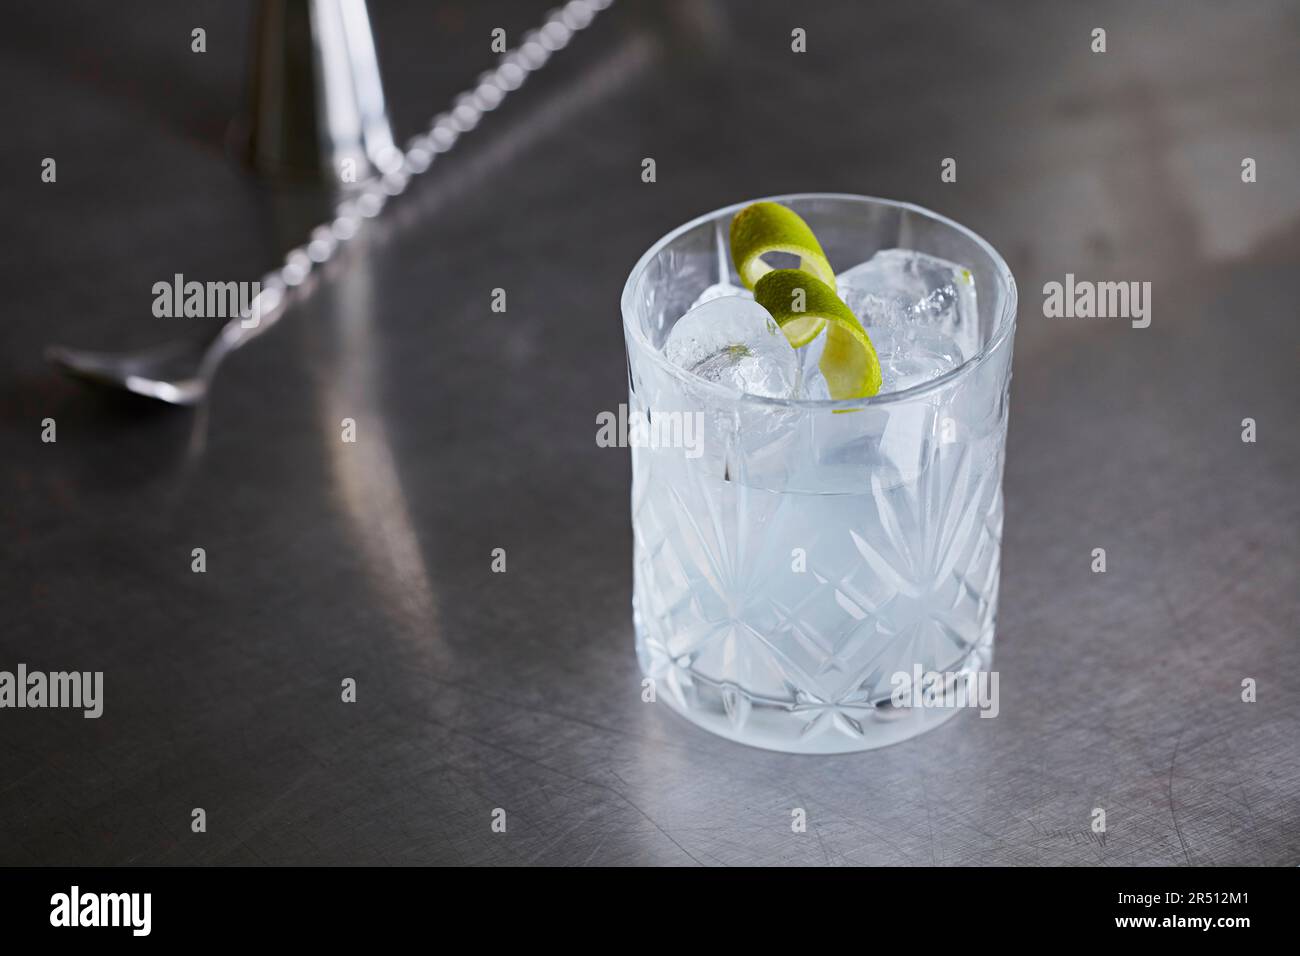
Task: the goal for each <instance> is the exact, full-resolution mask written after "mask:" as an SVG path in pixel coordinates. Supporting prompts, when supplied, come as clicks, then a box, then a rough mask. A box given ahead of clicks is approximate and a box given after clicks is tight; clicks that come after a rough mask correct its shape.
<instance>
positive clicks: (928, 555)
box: [633, 444, 1002, 737]
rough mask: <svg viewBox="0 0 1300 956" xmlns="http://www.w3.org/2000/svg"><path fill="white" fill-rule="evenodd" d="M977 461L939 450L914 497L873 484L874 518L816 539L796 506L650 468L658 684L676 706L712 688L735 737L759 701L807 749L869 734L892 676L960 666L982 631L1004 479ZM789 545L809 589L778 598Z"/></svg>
mask: <svg viewBox="0 0 1300 956" xmlns="http://www.w3.org/2000/svg"><path fill="white" fill-rule="evenodd" d="M975 447H979V446H969V445H966V444H953V445H934V446H932V447H931V451H930V455H929V465H928V467H926V468H924V469H923V470H922V471H921V473H920V474H919V476H918V477H917V479H916V481H915V482H913V483H903V484H898V485H896V486H894V487H889V486H887V485H886V484H885V483H884V482H883V481H882V480H881V478H880V477H879V476H878V475H875V474H873V477H872V479H871V483H870V495H869V502H870V507H871V509H872V510H871V512H870V513H869V514H863V515H859V516H858V520H854V519H853V518H852V516H850V520H849V521H848V522H847V523H844V522H843V521H841V522H840V523H838V524H827V525H825V526H823V525H817V526H816V527H818V528H819V529H820V533H819V534H817V535H816V536H814V537H813V538H812V539H810V538H809V535H810V534H811V532H810V530H809V529H810V527H811V525H810V524H809V521H808V517H807V514H806V513H805V512H803V511H801V510H799V509H803V508H806V507H807V502H806V501H802V502H801V501H799V500H798V499H799V497H800V496H791V495H778V494H772V493H766V492H761V491H754V490H751V489H747V488H745V487H742V486H740V485H739V484H737V483H734V482H718V481H716V480H712V479H708V478H705V477H704V476H705V471H704V469H703V468H698V467H694V468H692V467H685V468H680V467H678V466H674V467H673V470H674V474H673V475H672V476H671V477H670V476H668V475H660V474H652V473H651V472H652V471H653V470H654V469H655V468H656V464H652V460H653V456H646V457H645V460H644V461H643V462H642V461H639V462H638V479H639V480H638V481H637V482H636V487H635V495H634V502H633V510H634V521H633V526H634V528H635V529H636V537H637V541H636V552H637V559H636V576H637V587H636V595H637V600H638V602H640V603H639V604H638V608H637V611H638V615H639V617H640V619H641V621H642V625H643V627H644V629H645V635H646V645H647V647H646V651H647V652H648V656H649V658H650V663H651V667H652V674H651V676H653V677H656V679H662V680H664V682H665V683H666V686H667V688H668V692H669V693H670V694H672V695H673V696H674V697H675V698H676V700H677V701H678V703H680V704H681V705H682V706H683V707H684V708H686V707H691V706H692V702H691V698H692V696H693V695H696V694H698V693H700V692H701V691H703V690H705V689H707V690H708V691H709V693H711V694H715V695H717V696H718V697H719V698H720V699H721V701H722V704H723V706H724V707H725V710H726V712H727V714H728V717H729V719H730V721H731V724H732V726H733V728H734V729H735V730H736V731H737V732H739V731H740V730H741V729H743V727H744V724H745V721H746V719H747V717H748V715H749V706H748V705H749V702H750V700H751V699H753V700H756V701H762V702H763V703H765V704H768V703H770V704H771V705H772V706H776V707H783V708H785V709H787V710H789V711H790V712H791V713H792V714H793V715H795V716H797V717H799V718H801V719H803V720H804V721H805V726H804V727H803V729H802V735H803V736H804V737H809V736H813V735H816V734H820V733H823V732H826V731H828V730H831V729H832V728H834V729H835V730H838V731H839V732H841V733H845V734H848V735H850V736H862V735H863V729H862V726H861V723H860V721H861V720H862V719H863V718H864V717H865V716H866V715H868V714H870V713H871V711H872V709H873V708H874V707H875V704H876V702H877V701H879V700H881V699H882V698H887V697H888V696H889V693H890V691H891V689H892V686H891V684H890V678H891V676H892V675H893V674H894V673H896V672H898V671H905V672H908V673H910V672H911V670H912V667H913V665H914V664H918V663H919V664H920V665H921V666H922V668H923V669H926V670H930V669H934V670H947V669H952V668H954V667H958V666H960V664H961V662H962V661H963V660H964V659H965V658H966V656H967V655H968V654H969V652H970V651H971V650H972V649H974V648H976V647H977V645H979V644H980V643H981V642H982V641H984V640H986V639H987V637H988V635H989V634H990V633H991V628H992V623H993V618H994V615H995V613H996V600H997V583H998V571H999V567H998V555H999V539H1000V536H1001V528H1002V496H1001V489H1000V483H1001V471H1002V468H1001V460H1000V456H999V459H998V460H997V461H988V462H984V463H978V462H976V461H975V451H974V450H973V448H975ZM642 471H644V472H645V474H641V472H642ZM796 522H797V523H798V524H797V526H796ZM828 528H831V529H834V530H830V531H828V530H827V529H828ZM796 546H798V547H802V548H804V549H805V551H806V553H807V562H808V566H807V570H806V572H805V573H804V574H803V575H802V576H801V580H806V586H802V587H797V588H791V587H783V588H782V589H781V592H782V595H781V596H782V597H783V598H785V600H778V599H777V598H776V597H775V596H774V594H773V591H774V589H773V588H772V581H773V579H774V578H773V576H774V575H782V578H781V580H782V582H783V584H788V583H789V582H790V578H789V577H788V576H789V575H790V574H792V573H793V572H792V571H791V567H790V554H791V548H792V547H796ZM791 595H793V598H791Z"/></svg>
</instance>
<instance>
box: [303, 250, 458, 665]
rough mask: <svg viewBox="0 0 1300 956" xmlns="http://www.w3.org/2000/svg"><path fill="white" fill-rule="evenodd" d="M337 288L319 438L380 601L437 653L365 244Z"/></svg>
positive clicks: (440, 648) (430, 594)
mask: <svg viewBox="0 0 1300 956" xmlns="http://www.w3.org/2000/svg"><path fill="white" fill-rule="evenodd" d="M357 253H358V254H357V255H356V259H355V261H354V263H353V265H352V268H351V269H350V270H349V271H348V272H347V274H346V275H345V276H343V277H342V278H341V279H340V280H339V282H338V284H337V285H336V286H335V288H336V289H337V292H338V315H339V318H340V321H339V322H338V323H337V328H338V330H339V334H340V339H339V351H340V356H339V360H338V362H337V363H336V364H335V365H334V366H333V367H332V368H331V377H330V379H329V380H328V381H326V382H322V383H321V387H320V388H319V389H318V390H317V397H318V402H319V405H320V407H321V428H322V440H323V441H324V444H325V448H326V449H327V451H328V454H329V459H330V466H331V471H332V474H333V478H334V481H335V484H336V485H337V487H338V489H339V493H340V496H341V498H342V501H343V506H344V509H345V511H346V513H347V516H348V519H349V520H350V521H351V523H352V529H353V535H354V537H355V539H356V540H357V542H358V544H359V545H360V550H361V553H362V556H363V557H364V558H365V565H366V571H367V573H368V574H369V576H370V579H371V584H372V586H373V587H374V589H375V591H376V593H377V594H378V597H379V600H380V603H381V606H382V607H383V609H384V612H385V613H386V614H387V616H388V617H389V619H390V620H391V621H392V623H393V625H394V626H395V627H396V629H397V631H398V633H399V634H403V635H405V636H408V637H417V638H421V639H429V638H432V639H433V640H434V642H435V644H434V645H433V649H434V650H436V651H437V652H439V653H440V654H441V653H443V652H445V651H446V648H447V645H446V643H445V642H443V641H441V640H440V633H439V628H438V622H437V601H436V599H435V596H434V591H433V585H432V582H431V581H430V578H429V572H428V568H427V567H426V566H425V562H424V556H423V555H422V554H421V553H420V542H419V538H418V537H417V535H416V533H415V527H414V523H413V521H412V520H411V515H410V509H409V507H408V505H407V500H406V494H405V492H404V491H403V489H402V482H401V476H400V475H399V473H398V465H397V461H396V459H395V458H394V456H393V450H392V447H391V445H390V443H389V439H388V433H387V430H386V428H385V423H384V412H383V410H382V408H380V407H379V405H378V403H377V402H376V397H375V392H376V389H375V386H376V383H377V379H378V376H377V374H376V370H375V365H374V361H375V345H374V342H373V341H372V337H371V330H372V323H373V321H374V318H375V304H374V277H373V270H372V265H371V262H370V260H369V259H368V257H367V256H366V255H365V250H364V249H360V250H357ZM344 419H352V420H353V421H355V422H356V441H355V443H351V442H345V441H343V440H342V431H341V430H342V422H343V420H344Z"/></svg>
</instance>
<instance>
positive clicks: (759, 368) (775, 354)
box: [664, 295, 799, 398]
mask: <svg viewBox="0 0 1300 956" xmlns="http://www.w3.org/2000/svg"><path fill="white" fill-rule="evenodd" d="M664 355H665V356H666V357H667V359H668V361H670V362H672V363H673V364H674V365H678V366H680V367H681V368H684V369H686V370H687V371H689V372H694V373H695V374H696V375H698V376H700V377H701V378H704V379H707V380H708V381H710V382H716V383H718V384H719V385H725V386H726V387H728V388H733V389H735V390H736V391H738V392H748V393H749V394H751V395H764V396H767V397H768V398H789V397H791V396H793V395H794V393H795V388H796V387H797V385H798V381H799V359H798V358H797V357H796V355H795V351H794V349H793V348H791V347H790V342H789V340H788V339H786V337H785V334H784V333H783V332H782V331H781V329H780V328H779V327H778V326H777V324H776V322H775V321H773V319H772V316H771V314H769V313H768V311H767V309H765V308H763V307H762V306H761V305H759V304H758V303H757V302H755V301H754V300H753V299H747V298H744V297H742V296H738V295H736V296H721V297H719V298H714V299H710V300H709V301H707V302H705V303H704V304H703V305H699V306H696V307H695V308H694V309H691V311H689V312H687V313H686V314H685V315H684V316H682V317H681V318H680V319H678V320H677V324H676V325H674V326H673V328H672V331H671V332H669V333H668V340H667V341H666V342H665V343H664Z"/></svg>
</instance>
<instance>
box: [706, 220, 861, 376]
mask: <svg viewBox="0 0 1300 956" xmlns="http://www.w3.org/2000/svg"><path fill="white" fill-rule="evenodd" d="M772 252H782V253H787V254H791V255H797V256H798V257H799V268H798V269H775V268H773V267H772V265H770V264H769V263H767V262H765V261H764V260H763V256H765V255H766V254H768V253H772ZM731 258H732V260H733V261H734V262H735V265H736V272H737V274H739V276H740V281H741V282H743V283H744V284H745V287H746V288H747V289H753V290H754V300H755V301H756V302H757V303H758V304H759V305H761V306H763V307H764V308H765V309H767V311H768V312H770V313H772V317H773V318H774V319H775V320H776V322H777V324H778V325H779V326H780V327H781V331H782V332H784V333H785V337H786V339H787V340H789V342H790V344H791V345H792V346H793V347H794V348H803V347H804V346H805V345H807V344H808V343H809V342H811V341H813V339H815V338H817V336H818V335H820V334H821V331H822V329H826V347H825V349H824V350H823V352H822V356H821V361H820V362H819V363H818V364H819V366H820V367H821V370H822V374H823V375H824V376H825V377H826V384H827V386H828V387H829V389H830V393H831V398H834V399H841V398H869V397H871V396H872V395H875V394H876V393H877V392H879V391H880V386H881V384H882V376H881V372H880V359H879V358H878V357H877V355H876V350H875V348H874V347H873V346H872V344H871V339H870V338H869V337H868V336H867V332H866V330H865V329H864V328H863V327H862V323H860V322H859V321H858V318H857V316H855V315H854V314H853V311H852V310H851V309H850V308H849V307H848V306H847V305H845V304H844V302H843V301H842V300H841V299H840V297H839V295H838V294H837V293H836V291H835V271H834V270H833V269H832V268H831V264H830V260H829V259H827V258H826V253H825V252H824V251H823V250H822V247H821V243H820V242H818V241H817V236H816V235H814V234H813V231H812V229H811V228H809V226H808V223H806V222H804V221H803V219H802V218H801V217H800V216H799V215H798V213H796V212H794V211H793V210H791V209H788V208H786V207H785V206H782V205H780V204H779V203H774V202H756V203H751V204H750V205H748V206H746V207H745V208H744V209H742V210H741V211H740V212H738V213H736V215H735V217H734V218H733V219H732V220H731ZM796 306H798V307H799V308H796Z"/></svg>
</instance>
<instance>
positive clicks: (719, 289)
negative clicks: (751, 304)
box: [687, 282, 754, 312]
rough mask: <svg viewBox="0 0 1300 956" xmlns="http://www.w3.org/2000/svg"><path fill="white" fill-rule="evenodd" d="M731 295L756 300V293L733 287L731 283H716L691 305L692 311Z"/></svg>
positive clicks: (736, 286)
mask: <svg viewBox="0 0 1300 956" xmlns="http://www.w3.org/2000/svg"><path fill="white" fill-rule="evenodd" d="M729 295H738V296H740V297H741V298H742V299H749V300H750V301H753V299H754V293H752V292H750V291H749V290H748V289H744V288H741V287H740V286H738V285H732V284H731V283H730V282H715V283H714V284H713V285H711V286H709V287H708V288H707V289H705V290H704V291H703V292H701V293H700V294H699V295H698V296H696V297H695V301H694V302H692V303H691V309H693V308H695V307H696V306H697V305H703V304H704V303H705V302H712V301H713V300H714V299H721V298H724V297H725V296H729ZM687 311H688V312H689V311H690V309H687Z"/></svg>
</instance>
